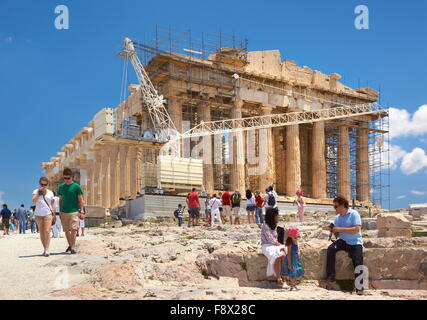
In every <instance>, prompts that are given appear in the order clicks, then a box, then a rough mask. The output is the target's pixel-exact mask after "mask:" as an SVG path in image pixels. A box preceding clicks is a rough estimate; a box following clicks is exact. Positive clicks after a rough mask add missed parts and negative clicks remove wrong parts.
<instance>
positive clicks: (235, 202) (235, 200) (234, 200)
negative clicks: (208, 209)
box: [231, 193, 240, 204]
mask: <svg viewBox="0 0 427 320" xmlns="http://www.w3.org/2000/svg"><path fill="white" fill-rule="evenodd" d="M231 202H233V203H234V204H238V203H239V202H240V197H239V195H238V194H237V193H233V195H232V197H231Z"/></svg>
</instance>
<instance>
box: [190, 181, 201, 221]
mask: <svg viewBox="0 0 427 320" xmlns="http://www.w3.org/2000/svg"><path fill="white" fill-rule="evenodd" d="M187 205H188V209H189V213H190V219H188V226H189V227H190V226H191V225H190V223H191V221H192V222H193V227H194V226H196V225H198V224H199V217H200V203H199V194H198V193H197V192H196V188H193V189H192V190H191V192H190V193H189V194H188V196H187Z"/></svg>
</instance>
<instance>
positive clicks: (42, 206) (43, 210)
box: [33, 189, 54, 217]
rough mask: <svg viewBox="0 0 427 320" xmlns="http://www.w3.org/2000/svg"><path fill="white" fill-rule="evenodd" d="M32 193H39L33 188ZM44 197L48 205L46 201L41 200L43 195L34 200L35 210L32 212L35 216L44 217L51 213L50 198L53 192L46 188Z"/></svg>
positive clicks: (51, 198)
mask: <svg viewBox="0 0 427 320" xmlns="http://www.w3.org/2000/svg"><path fill="white" fill-rule="evenodd" d="M34 194H39V189H36V190H34V191H33V195H34ZM44 197H45V199H46V202H47V203H48V204H49V207H48V206H47V204H46V202H45V201H44V200H43V196H39V197H38V198H37V202H36V211H35V212H34V214H35V215H36V216H41V217H44V216H47V215H49V214H52V212H51V209H52V200H53V197H54V195H53V192H52V191H50V190H49V189H47V190H46V195H45V196H44ZM49 208H50V209H49Z"/></svg>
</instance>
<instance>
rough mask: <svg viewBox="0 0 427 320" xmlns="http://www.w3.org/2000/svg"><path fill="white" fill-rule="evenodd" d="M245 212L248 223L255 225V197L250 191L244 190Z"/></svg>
mask: <svg viewBox="0 0 427 320" xmlns="http://www.w3.org/2000/svg"><path fill="white" fill-rule="evenodd" d="M246 199H247V201H246V211H247V213H248V223H249V224H251V223H255V216H254V213H255V205H256V201H255V197H254V195H253V194H252V191H251V190H246Z"/></svg>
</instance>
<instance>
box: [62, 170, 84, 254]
mask: <svg viewBox="0 0 427 320" xmlns="http://www.w3.org/2000/svg"><path fill="white" fill-rule="evenodd" d="M62 175H63V177H64V181H65V182H64V183H62V184H61V185H60V186H59V188H58V196H59V207H60V214H59V216H60V219H61V223H62V227H63V230H64V232H65V237H66V238H67V242H68V247H67V249H66V250H65V252H70V254H76V250H75V246H76V237H77V230H78V228H79V225H78V223H79V222H78V219H79V218H80V219H82V218H83V219H84V213H83V207H84V204H83V191H82V188H81V187H80V185H79V184H78V183H77V182H74V181H73V178H72V176H73V172H72V171H71V169H69V168H65V169H64V171H63V173H62Z"/></svg>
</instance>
